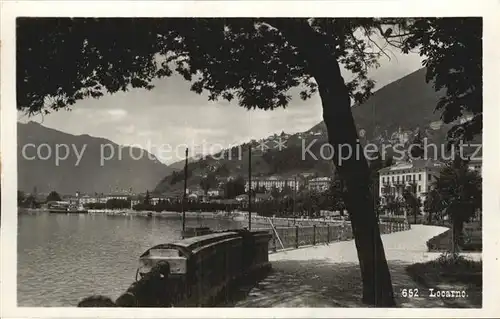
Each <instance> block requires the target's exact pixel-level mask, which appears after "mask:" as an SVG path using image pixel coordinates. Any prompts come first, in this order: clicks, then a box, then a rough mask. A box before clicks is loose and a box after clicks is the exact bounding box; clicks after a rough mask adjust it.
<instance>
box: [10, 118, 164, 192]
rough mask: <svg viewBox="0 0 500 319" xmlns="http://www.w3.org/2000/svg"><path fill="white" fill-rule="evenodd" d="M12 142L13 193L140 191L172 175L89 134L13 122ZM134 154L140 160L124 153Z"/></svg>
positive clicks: (153, 162) (128, 150)
mask: <svg viewBox="0 0 500 319" xmlns="http://www.w3.org/2000/svg"><path fill="white" fill-rule="evenodd" d="M17 140H18V188H19V190H22V191H26V192H31V191H32V190H34V188H36V189H37V192H41V193H47V192H50V191H52V190H56V191H58V192H61V193H64V194H68V193H74V192H76V191H80V192H84V193H96V192H97V193H113V192H124V191H130V190H131V189H132V191H134V192H135V191H137V192H144V191H145V190H147V189H153V188H154V186H155V185H156V184H157V183H158V181H159V180H160V178H159V177H158V176H160V177H161V176H163V175H165V174H169V173H171V172H172V169H170V168H168V166H167V165H165V164H163V163H161V162H160V161H159V160H158V159H157V158H156V157H155V156H154V155H152V154H150V153H149V152H147V151H145V150H142V151H140V150H141V149H139V148H137V147H129V146H122V145H119V144H117V143H115V142H113V141H111V140H109V139H106V138H102V137H94V136H91V135H89V134H80V135H73V134H70V133H66V132H63V131H59V130H56V129H52V128H48V127H46V126H43V125H42V124H40V123H37V122H34V121H30V122H28V123H20V122H18V123H17ZM42 145H44V146H42ZM58 145H59V146H58ZM64 145H66V146H64ZM85 145H86V146H85ZM49 149H50V153H49ZM57 149H58V151H56V150H57ZM120 149H121V150H120ZM56 152H59V158H61V159H60V160H59V161H57V160H56V159H57V157H58V156H57V153H56ZM137 153H139V154H142V156H140V158H138V160H135V159H133V158H132V157H131V155H130V154H137ZM49 154H50V156H49ZM66 154H67V157H66ZM118 154H121V158H118V157H119V156H118ZM135 156H136V157H137V155H135ZM65 157H66V158H65ZM44 158H46V159H44ZM79 159H80V160H79Z"/></svg>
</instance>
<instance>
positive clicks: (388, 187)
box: [379, 159, 444, 202]
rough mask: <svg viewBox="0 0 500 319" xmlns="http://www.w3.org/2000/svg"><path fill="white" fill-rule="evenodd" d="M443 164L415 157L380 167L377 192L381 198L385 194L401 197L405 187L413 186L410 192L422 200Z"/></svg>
mask: <svg viewBox="0 0 500 319" xmlns="http://www.w3.org/2000/svg"><path fill="white" fill-rule="evenodd" d="M443 165H444V164H443V163H440V162H437V161H433V160H420V159H417V160H413V161H410V162H400V163H396V164H395V165H392V166H390V167H385V168H382V169H381V170H380V171H379V194H380V196H381V197H382V198H383V197H384V196H386V195H393V196H394V197H396V198H397V197H402V196H403V192H404V190H405V189H408V188H411V187H413V188H414V189H413V190H412V192H414V193H415V195H416V196H417V197H419V198H420V199H421V200H422V202H423V201H424V200H425V194H426V193H427V192H428V191H430V190H431V185H432V182H433V181H435V180H436V178H437V177H438V176H439V172H440V171H441V169H442V168H443Z"/></svg>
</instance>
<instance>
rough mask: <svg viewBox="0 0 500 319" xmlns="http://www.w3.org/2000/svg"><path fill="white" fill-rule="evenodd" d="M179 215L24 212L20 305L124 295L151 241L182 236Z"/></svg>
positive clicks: (217, 223)
mask: <svg viewBox="0 0 500 319" xmlns="http://www.w3.org/2000/svg"><path fill="white" fill-rule="evenodd" d="M186 225H187V226H188V227H192V226H207V227H211V228H212V229H227V228H233V227H239V226H241V225H239V224H238V223H237V222H233V221H228V220H213V219H212V220H211V219H188V220H187V222H186ZM180 228H181V221H180V220H179V219H163V218H144V217H128V216H106V215H63V214H60V215H59V214H47V213H40V214H22V215H20V216H19V222H18V278H17V280H18V283H17V287H18V291H17V296H18V305H19V306H20V307H23V306H24V307H35V306H38V307H49V306H59V307H61V306H63V307H64V306H75V305H76V304H77V303H78V301H79V300H80V299H81V298H82V297H86V296H88V295H90V294H104V295H108V296H110V297H112V298H116V297H118V296H119V295H120V294H121V293H122V292H123V291H124V290H125V289H126V288H127V287H128V286H129V285H130V283H131V282H132V280H133V278H134V275H135V271H136V268H137V258H138V257H139V255H140V254H141V253H142V252H144V251H145V250H146V249H148V248H149V247H151V246H153V245H156V244H160V243H165V242H171V241H174V240H177V239H179V238H180V234H181V232H180Z"/></svg>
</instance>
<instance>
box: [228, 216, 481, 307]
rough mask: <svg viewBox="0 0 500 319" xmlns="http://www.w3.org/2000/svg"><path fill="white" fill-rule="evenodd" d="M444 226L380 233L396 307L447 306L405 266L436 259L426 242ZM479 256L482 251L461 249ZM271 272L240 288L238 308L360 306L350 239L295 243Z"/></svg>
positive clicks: (272, 258) (272, 257)
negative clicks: (411, 292) (407, 292)
mask: <svg viewBox="0 0 500 319" xmlns="http://www.w3.org/2000/svg"><path fill="white" fill-rule="evenodd" d="M446 230H447V228H445V227H440V226H425V225H412V229H411V230H407V231H403V232H396V233H391V234H386V235H382V240H383V243H384V248H385V253H386V257H387V260H388V263H389V268H390V271H391V277H392V283H393V287H394V293H395V297H396V302H397V305H398V306H399V307H419V308H420V307H422V308H431V307H446V305H445V304H444V302H443V300H442V299H441V298H430V297H429V296H428V289H427V288H425V287H422V286H421V285H420V284H418V283H417V282H415V281H414V280H413V279H412V278H411V277H410V276H409V274H408V273H407V272H406V267H407V266H409V265H411V264H413V263H417V262H426V261H430V260H434V259H436V258H438V257H439V256H440V253H429V252H427V247H426V241H427V240H428V239H430V238H431V237H433V236H435V235H438V234H440V233H442V232H444V231H446ZM464 255H466V256H467V257H468V258H471V259H474V260H479V259H480V258H481V254H480V253H478V254H464ZM269 260H270V261H271V262H272V267H273V270H272V273H271V274H270V275H269V276H267V277H266V278H265V279H264V280H262V281H261V282H259V283H258V284H257V285H256V286H252V287H248V286H247V287H242V288H240V290H239V294H240V296H241V298H240V299H237V298H235V300H236V301H235V302H234V304H232V305H231V306H236V307H363V304H361V302H360V300H361V291H362V288H361V275H360V272H359V267H358V265H359V262H358V257H357V253H356V248H355V245H354V241H352V240H351V241H344V242H335V243H331V244H329V245H322V246H314V247H307V248H299V249H295V250H289V251H281V252H277V253H274V254H270V256H269ZM402 289H419V292H420V296H419V297H418V298H404V297H403V296H402V294H401V292H402Z"/></svg>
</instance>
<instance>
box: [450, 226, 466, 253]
mask: <svg viewBox="0 0 500 319" xmlns="http://www.w3.org/2000/svg"><path fill="white" fill-rule="evenodd" d="M463 225H464V223H463V222H462V221H461V220H459V219H452V227H453V230H452V232H453V233H452V234H453V236H452V245H453V247H452V248H453V251H452V252H453V253H456V252H458V251H459V248H460V245H461V243H462V230H463Z"/></svg>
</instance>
